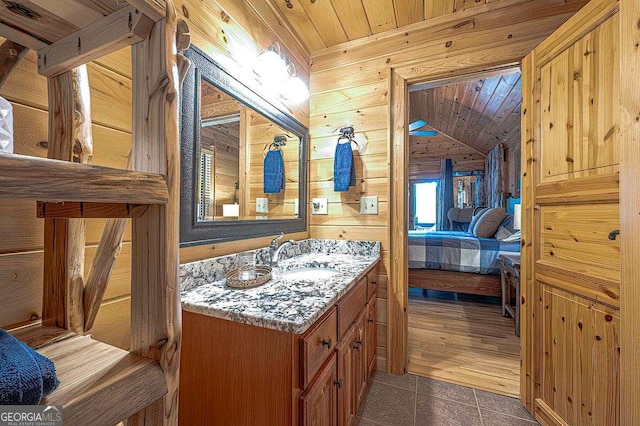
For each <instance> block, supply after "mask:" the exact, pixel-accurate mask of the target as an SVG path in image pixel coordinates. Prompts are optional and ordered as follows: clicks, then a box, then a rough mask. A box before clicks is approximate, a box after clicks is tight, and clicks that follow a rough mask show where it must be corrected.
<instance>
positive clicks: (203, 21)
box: [0, 0, 309, 348]
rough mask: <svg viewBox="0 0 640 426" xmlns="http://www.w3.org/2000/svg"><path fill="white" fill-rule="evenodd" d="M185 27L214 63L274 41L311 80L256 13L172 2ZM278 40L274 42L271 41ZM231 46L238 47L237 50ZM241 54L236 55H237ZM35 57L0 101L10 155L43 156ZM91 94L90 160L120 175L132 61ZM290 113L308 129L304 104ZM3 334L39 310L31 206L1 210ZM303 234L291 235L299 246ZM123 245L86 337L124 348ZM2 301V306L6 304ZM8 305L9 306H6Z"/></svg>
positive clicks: (223, 249)
mask: <svg viewBox="0 0 640 426" xmlns="http://www.w3.org/2000/svg"><path fill="white" fill-rule="evenodd" d="M175 3H176V7H177V9H178V11H179V13H180V15H181V16H182V17H183V18H184V19H186V20H187V22H188V23H189V27H190V30H191V36H192V41H193V42H194V44H195V45H196V46H198V47H199V48H201V49H203V50H204V51H205V52H207V53H208V54H209V55H211V56H212V57H215V58H216V59H217V60H219V61H222V62H223V63H225V64H231V65H233V64H235V63H236V61H235V60H234V59H233V58H237V59H238V60H239V61H241V58H240V57H239V56H238V55H240V52H242V51H243V50H242V49H244V52H246V51H249V52H254V53H258V52H260V51H261V50H264V49H265V48H267V47H268V46H269V45H270V44H271V43H272V42H273V41H274V40H276V41H279V42H280V44H281V46H282V47H283V51H284V52H285V53H286V54H287V55H288V56H289V57H290V58H291V59H292V60H293V61H294V63H295V64H296V68H297V71H298V73H299V74H300V76H301V78H303V79H304V80H308V78H309V72H308V69H309V56H308V52H306V51H305V50H304V49H302V48H301V47H300V46H299V43H298V42H297V41H296V40H294V39H293V37H292V36H291V35H290V33H288V32H287V31H286V30H285V29H283V28H282V27H281V26H280V24H279V23H278V21H277V19H275V17H274V16H273V15H271V14H270V13H272V12H271V10H270V9H268V8H267V9H265V8H262V7H260V5H258V6H257V7H256V9H259V12H258V11H257V10H256V9H254V8H253V7H252V6H251V5H249V4H248V3H245V2H237V1H235V0H217V1H215V2H214V1H211V2H207V4H206V6H203V5H202V3H201V2H199V1H196V0H178V1H176V2H175ZM276 32H277V33H278V35H276ZM234 43H235V44H234ZM238 46H239V47H238ZM36 65H37V61H36V54H35V53H34V52H29V53H28V54H27V56H26V58H25V59H23V61H22V62H21V63H20V64H19V66H18V67H17V69H16V70H14V72H13V73H12V75H11V76H10V77H9V80H8V81H7V82H6V83H5V85H4V86H3V88H2V90H0V96H2V97H5V98H6V99H8V100H9V101H11V103H12V104H13V108H14V129H15V132H14V133H15V142H14V145H15V152H16V153H18V154H25V155H34V156H40V157H46V156H47V139H48V136H47V110H48V100H47V81H46V79H45V78H44V77H41V76H39V75H38V74H37V66H36ZM88 71H89V80H90V86H91V107H92V111H91V113H92V117H93V122H94V123H93V139H94V156H93V164H96V165H103V166H111V167H121V168H124V167H125V165H126V162H127V156H128V154H129V151H130V148H131V116H132V113H131V107H132V105H131V99H132V98H131V55H130V49H129V48H127V49H123V50H121V51H118V52H116V53H113V54H111V55H108V56H106V57H104V58H101V59H100V60H99V61H96V62H95V63H91V64H89V66H88ZM290 113H291V114H292V115H293V116H294V117H295V118H296V119H298V120H299V121H300V122H302V123H303V124H305V125H308V124H309V118H308V115H309V114H308V104H306V105H303V106H301V107H296V108H295V109H292V110H291V111H290ZM0 215H1V216H2V221H0V235H2V236H3V238H2V239H1V240H0V295H1V296H0V297H2V299H3V301H2V302H1V303H0V304H1V305H2V306H4V307H7V309H3V310H2V311H0V326H3V327H5V326H10V325H15V324H19V323H23V322H26V321H29V320H30V319H31V320H32V319H36V318H38V317H39V316H40V315H41V306H42V264H43V258H42V256H43V222H42V221H41V220H40V219H37V218H36V205H35V202H24V201H13V202H7V201H4V202H3V203H0ZM103 223H104V221H102V220H87V256H86V265H85V271H86V272H87V273H88V271H89V269H90V266H91V261H92V258H93V254H94V253H95V248H96V245H97V243H98V241H99V239H100V235H101V233H102V229H103ZM308 235H309V234H308V232H300V233H296V234H291V235H288V236H287V238H293V239H302V238H307V237H308ZM124 240H125V242H124V244H123V247H122V252H121V254H120V257H119V258H118V260H117V262H116V265H115V269H114V273H113V275H112V277H111V281H110V282H109V287H108V289H107V293H106V295H105V299H104V302H103V306H102V307H101V309H100V312H99V314H98V317H97V319H96V323H95V326H94V328H93V329H92V330H91V333H92V334H93V335H94V336H95V337H96V338H97V339H99V340H102V341H105V342H107V343H110V344H113V345H116V346H119V347H122V348H128V347H129V323H130V318H129V317H130V297H129V295H130V289H131V286H130V269H131V261H130V259H131V247H130V241H131V234H130V228H128V229H127V232H126V233H125V238H124ZM269 240H270V238H258V239H253V240H242V241H238V242H228V243H221V244H210V245H204V246H198V247H190V248H185V249H181V251H180V261H181V262H189V261H195V260H199V259H204V258H208V257H213V256H221V255H224V254H228V253H232V252H237V251H242V250H249V249H254V248H258V247H264V246H266V245H268V243H269ZM5 298H6V300H5ZM7 300H9V301H10V302H7Z"/></svg>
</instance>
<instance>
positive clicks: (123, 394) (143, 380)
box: [12, 326, 167, 424]
mask: <svg viewBox="0 0 640 426" xmlns="http://www.w3.org/2000/svg"><path fill="white" fill-rule="evenodd" d="M12 334H13V336H15V337H16V338H17V339H19V340H21V341H23V342H25V343H27V344H29V345H30V346H31V347H34V348H35V349H37V350H38V352H40V353H41V354H42V355H44V356H46V357H47V358H49V359H51V360H52V361H53V363H54V364H55V367H56V371H57V374H58V379H59V380H60V386H59V387H58V389H56V390H55V391H54V392H53V393H51V395H49V396H48V397H47V398H45V399H44V400H42V401H41V403H40V404H42V405H62V406H63V416H64V423H65V424H117V423H118V422H121V421H123V420H125V419H126V418H128V417H130V416H131V415H133V414H135V413H137V412H138V411H140V410H142V409H144V408H145V407H147V406H149V405H150V404H151V403H153V402H154V401H156V400H158V399H159V398H161V397H162V396H163V395H165V394H166V393H167V386H166V382H165V378H164V373H163V372H162V369H161V368H160V365H159V364H158V363H157V362H156V361H153V360H151V359H149V358H144V357H141V356H138V355H135V354H132V353H130V352H127V351H125V350H122V349H119V348H116V347H113V346H110V345H107V344H105V343H101V342H98V341H96V340H93V339H92V338H91V337H89V336H79V335H77V334H74V333H71V332H69V331H67V330H63V329H60V328H54V327H40V326H37V327H29V328H26V329H23V330H17V331H15V332H13V333H12Z"/></svg>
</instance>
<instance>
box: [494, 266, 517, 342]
mask: <svg viewBox="0 0 640 426" xmlns="http://www.w3.org/2000/svg"><path fill="white" fill-rule="evenodd" d="M498 262H499V264H500V284H501V285H502V316H503V317H506V316H507V315H509V316H511V318H513V319H515V321H516V336H518V337H520V254H501V255H500V257H499V258H498ZM512 288H513V291H514V292H515V305H512V299H513V297H512Z"/></svg>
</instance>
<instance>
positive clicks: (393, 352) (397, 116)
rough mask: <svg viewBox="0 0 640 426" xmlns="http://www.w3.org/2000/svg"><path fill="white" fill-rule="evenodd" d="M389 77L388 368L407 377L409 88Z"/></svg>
mask: <svg viewBox="0 0 640 426" xmlns="http://www.w3.org/2000/svg"><path fill="white" fill-rule="evenodd" d="M390 74H391V75H390V78H389V84H390V85H389V94H390V96H389V99H390V109H389V121H390V125H389V133H390V135H389V150H388V152H389V156H390V164H391V173H390V175H391V176H390V180H389V185H390V188H389V204H390V208H389V211H390V214H389V217H390V218H391V220H390V226H389V237H388V238H389V242H390V253H391V256H392V258H391V265H390V270H389V284H388V286H387V315H388V325H387V369H388V371H389V372H390V373H392V374H404V373H405V371H406V366H407V339H408V330H409V329H408V316H407V315H408V314H407V307H408V304H409V300H408V274H407V265H408V250H409V245H408V235H407V229H408V228H407V217H408V215H407V209H408V198H409V195H408V183H409V176H408V167H407V165H408V164H409V149H408V143H407V142H408V141H409V131H408V127H406V126H407V123H408V122H409V111H408V106H409V89H408V86H407V81H406V80H405V79H404V78H403V77H401V76H400V75H399V74H398V73H396V72H395V70H391V73H390Z"/></svg>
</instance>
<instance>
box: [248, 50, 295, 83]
mask: <svg viewBox="0 0 640 426" xmlns="http://www.w3.org/2000/svg"><path fill="white" fill-rule="evenodd" d="M287 69H288V66H287V63H286V61H285V59H284V58H283V57H282V54H281V53H280V45H279V44H278V43H275V42H274V43H273V44H272V45H271V46H269V48H268V49H267V50H266V51H265V52H263V53H262V54H260V56H258V60H257V61H256V63H255V64H254V65H253V72H254V73H256V75H257V76H258V77H259V78H260V80H261V82H264V84H265V85H269V84H274V83H283V82H285V81H286V80H287V79H288V78H289V71H288V70H287Z"/></svg>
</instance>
